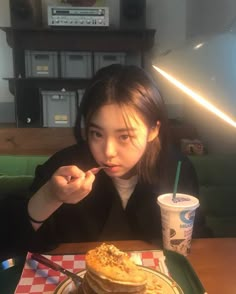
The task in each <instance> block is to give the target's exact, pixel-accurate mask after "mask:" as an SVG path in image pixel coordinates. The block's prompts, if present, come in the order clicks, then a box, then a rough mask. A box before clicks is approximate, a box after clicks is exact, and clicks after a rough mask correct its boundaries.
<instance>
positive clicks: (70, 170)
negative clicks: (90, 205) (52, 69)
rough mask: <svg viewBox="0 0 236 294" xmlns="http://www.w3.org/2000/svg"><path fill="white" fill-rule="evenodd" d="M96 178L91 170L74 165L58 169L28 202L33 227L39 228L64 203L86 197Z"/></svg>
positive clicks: (75, 201)
mask: <svg viewBox="0 0 236 294" xmlns="http://www.w3.org/2000/svg"><path fill="white" fill-rule="evenodd" d="M94 179H95V176H94V174H93V173H92V172H91V171H87V172H83V171H82V170H81V169H79V168H78V167H77V166H74V165H71V166H63V167H60V168H59V169H58V170H56V172H55V173H54V174H53V175H52V177H51V179H50V180H49V181H48V182H47V183H46V184H45V185H44V186H42V187H41V188H40V189H39V190H38V191H37V192H36V193H35V194H34V195H33V196H32V197H31V198H30V200H29V202H28V214H29V216H30V219H31V224H32V226H33V228H34V229H35V230H38V229H39V228H40V227H41V225H42V223H43V222H44V220H46V219H48V218H49V217H50V215H52V214H53V213H54V212H55V211H56V210H57V209H58V208H59V207H60V206H61V205H62V204H63V203H70V204H75V203H77V202H79V201H81V200H82V199H83V198H84V197H86V196H87V195H88V194H89V192H90V191H91V190H92V185H93V182H94ZM32 219H33V220H37V221H36V222H35V221H33V220H32ZM39 221H40V223H39Z"/></svg>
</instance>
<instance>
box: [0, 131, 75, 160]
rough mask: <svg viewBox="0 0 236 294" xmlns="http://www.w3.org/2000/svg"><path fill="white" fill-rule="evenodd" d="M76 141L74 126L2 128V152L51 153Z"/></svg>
mask: <svg viewBox="0 0 236 294" xmlns="http://www.w3.org/2000/svg"><path fill="white" fill-rule="evenodd" d="M74 143H75V138H74V136H73V129H72V128H0V154H39V155H40V154H42V155H51V154H53V153H55V152H56V151H58V150H60V149H62V148H64V147H67V146H69V145H72V144H74Z"/></svg>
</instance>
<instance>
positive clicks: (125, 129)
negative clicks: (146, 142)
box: [89, 122, 137, 133]
mask: <svg viewBox="0 0 236 294" xmlns="http://www.w3.org/2000/svg"><path fill="white" fill-rule="evenodd" d="M89 127H93V128H96V129H99V130H103V129H104V128H102V127H101V126H99V125H97V124H95V123H93V122H90V123H89ZM136 130H137V128H120V129H116V130H115V131H116V132H118V133H121V132H130V131H132V132H134V131H136Z"/></svg>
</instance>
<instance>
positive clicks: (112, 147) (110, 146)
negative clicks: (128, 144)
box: [105, 139, 117, 158]
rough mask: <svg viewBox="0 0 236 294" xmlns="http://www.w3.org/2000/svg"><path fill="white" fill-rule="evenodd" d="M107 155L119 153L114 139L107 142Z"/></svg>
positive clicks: (108, 156) (112, 155)
mask: <svg viewBox="0 0 236 294" xmlns="http://www.w3.org/2000/svg"><path fill="white" fill-rule="evenodd" d="M105 155H106V157H107V158H110V157H114V156H116V155H117V148H116V144H115V142H114V140H112V139H109V140H107V141H106V142H105Z"/></svg>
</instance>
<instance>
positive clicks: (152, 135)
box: [148, 121, 161, 142]
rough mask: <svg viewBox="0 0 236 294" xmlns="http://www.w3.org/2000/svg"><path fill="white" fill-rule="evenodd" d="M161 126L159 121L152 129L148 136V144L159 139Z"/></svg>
mask: <svg viewBox="0 0 236 294" xmlns="http://www.w3.org/2000/svg"><path fill="white" fill-rule="evenodd" d="M160 126H161V124H160V122H159V121H157V123H156V125H155V126H153V127H152V128H151V129H150V131H149V134H148V142H151V141H153V140H154V139H156V137H158V135H159V130H160Z"/></svg>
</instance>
